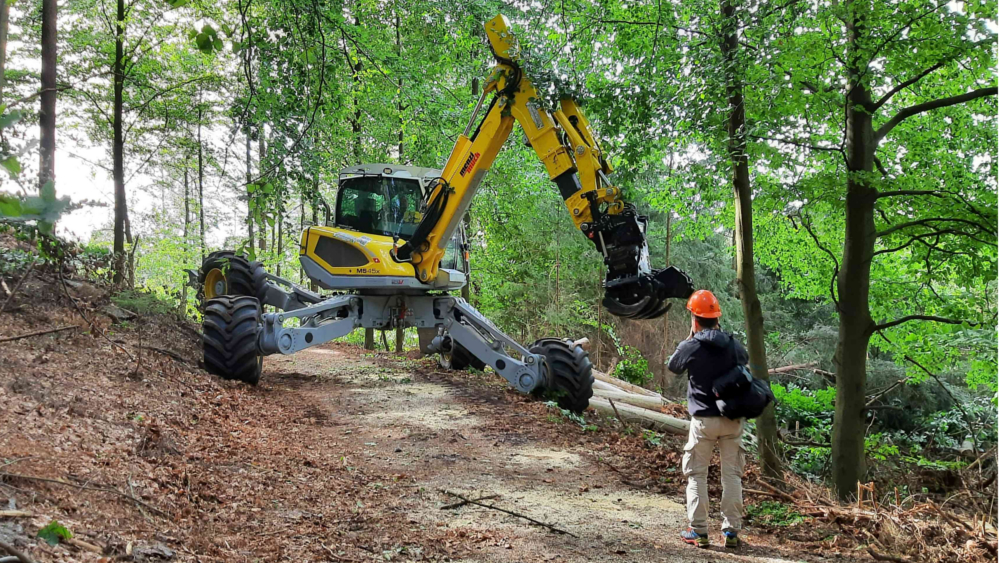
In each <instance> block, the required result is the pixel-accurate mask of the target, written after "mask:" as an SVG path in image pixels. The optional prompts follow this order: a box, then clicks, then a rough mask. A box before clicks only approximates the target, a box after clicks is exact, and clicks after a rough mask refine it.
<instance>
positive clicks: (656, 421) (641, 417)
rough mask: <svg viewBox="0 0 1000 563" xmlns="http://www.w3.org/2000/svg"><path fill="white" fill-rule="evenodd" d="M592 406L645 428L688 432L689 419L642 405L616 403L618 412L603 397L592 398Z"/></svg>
mask: <svg viewBox="0 0 1000 563" xmlns="http://www.w3.org/2000/svg"><path fill="white" fill-rule="evenodd" d="M590 406H591V407H592V408H593V409H594V410H596V411H598V412H600V413H601V414H604V415H606V416H611V417H616V418H617V417H619V416H620V417H621V419H622V420H623V421H625V422H627V423H634V424H638V425H639V426H642V427H643V428H650V429H652V430H659V431H660V432H670V433H671V434H680V435H685V434H687V433H688V427H689V423H688V421H686V420H681V419H679V418H674V417H672V416H668V415H665V414H663V413H659V412H656V411H651V410H649V409H644V408H642V407H636V406H633V405H627V404H620V403H615V406H616V407H618V413H617V414H616V413H615V407H612V406H611V403H610V402H609V401H608V400H607V399H604V398H601V397H593V398H591V399H590Z"/></svg>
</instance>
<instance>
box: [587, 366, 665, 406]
mask: <svg viewBox="0 0 1000 563" xmlns="http://www.w3.org/2000/svg"><path fill="white" fill-rule="evenodd" d="M594 379H595V380H597V381H603V382H605V383H608V384H611V385H614V386H615V387H617V388H619V389H621V390H622V391H625V392H626V393H638V394H639V395H646V396H648V397H656V398H657V399H660V400H663V396H662V395H660V394H659V393H657V392H656V391H650V390H649V389H644V388H642V387H639V386H638V385H633V384H631V383H629V382H628V381H622V380H621V379H618V378H617V377H611V376H610V375H608V374H606V373H604V372H600V371H597V370H596V369H595V370H594Z"/></svg>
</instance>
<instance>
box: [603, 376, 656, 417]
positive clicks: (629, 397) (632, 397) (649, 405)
mask: <svg viewBox="0 0 1000 563" xmlns="http://www.w3.org/2000/svg"><path fill="white" fill-rule="evenodd" d="M594 383H595V385H594V395H595V396H598V397H602V398H604V399H611V400H613V401H614V402H615V404H621V403H626V404H629V405H634V406H637V407H642V408H644V409H651V410H653V411H659V410H660V407H662V406H663V405H664V404H666V402H665V401H662V400H660V399H657V398H656V397H647V396H646V395H636V394H635V393H626V392H624V391H619V390H618V389H615V390H608V389H598V388H597V385H596V383H597V382H596V381H595V382H594Z"/></svg>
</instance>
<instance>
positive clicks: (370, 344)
mask: <svg viewBox="0 0 1000 563" xmlns="http://www.w3.org/2000/svg"><path fill="white" fill-rule="evenodd" d="M374 349H375V329H374V328H366V329H365V350H374Z"/></svg>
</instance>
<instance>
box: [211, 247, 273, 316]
mask: <svg viewBox="0 0 1000 563" xmlns="http://www.w3.org/2000/svg"><path fill="white" fill-rule="evenodd" d="M198 281H199V282H200V283H201V285H202V290H201V294H202V305H205V303H207V301H208V300H209V299H214V298H216V297H222V296H223V295H231V296H238V295H246V296H249V297H256V298H257V299H258V300H259V301H261V302H263V300H264V296H265V295H266V292H267V279H266V277H265V271H264V266H263V265H262V264H261V263H260V262H251V261H250V260H247V258H246V257H245V256H243V255H240V254H236V253H235V252H233V251H232V250H221V251H219V252H213V253H211V254H209V255H208V256H207V257H205V260H204V261H202V263H201V270H199V271H198Z"/></svg>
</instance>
